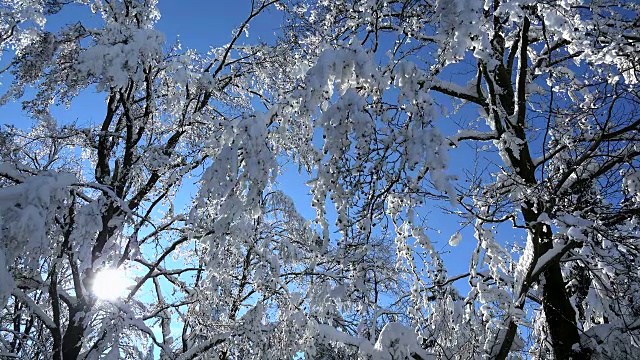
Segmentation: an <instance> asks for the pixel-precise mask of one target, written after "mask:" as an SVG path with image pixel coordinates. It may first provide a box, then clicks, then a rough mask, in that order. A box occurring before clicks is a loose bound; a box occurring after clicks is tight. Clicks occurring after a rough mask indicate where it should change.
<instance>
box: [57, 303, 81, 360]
mask: <svg viewBox="0 0 640 360" xmlns="http://www.w3.org/2000/svg"><path fill="white" fill-rule="evenodd" d="M78 313H79V312H78V311H77V310H70V311H69V326H68V327H67V331H66V332H65V333H64V337H63V338H62V359H63V360H76V359H77V358H78V356H79V355H80V349H81V348H82V337H83V335H84V326H83V325H82V323H83V322H84V317H83V316H78Z"/></svg>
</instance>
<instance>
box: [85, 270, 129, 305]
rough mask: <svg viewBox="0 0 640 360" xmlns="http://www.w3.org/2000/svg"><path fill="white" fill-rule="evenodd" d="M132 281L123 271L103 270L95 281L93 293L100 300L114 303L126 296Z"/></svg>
mask: <svg viewBox="0 0 640 360" xmlns="http://www.w3.org/2000/svg"><path fill="white" fill-rule="evenodd" d="M130 281H131V280H129V278H127V276H126V274H125V272H124V270H122V269H117V268H107V269H102V270H100V271H98V273H97V274H96V276H95V278H94V279H93V288H92V291H93V294H94V295H95V296H96V297H97V298H98V299H101V300H106V301H114V300H116V299H118V298H120V297H123V296H125V294H126V291H127V288H128V286H129V283H130Z"/></svg>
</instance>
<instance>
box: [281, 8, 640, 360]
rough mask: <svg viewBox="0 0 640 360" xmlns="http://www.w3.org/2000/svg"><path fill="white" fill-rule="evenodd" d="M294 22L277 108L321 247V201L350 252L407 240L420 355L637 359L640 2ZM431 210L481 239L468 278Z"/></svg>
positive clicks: (307, 13) (404, 253)
mask: <svg viewBox="0 0 640 360" xmlns="http://www.w3.org/2000/svg"><path fill="white" fill-rule="evenodd" d="M290 15H291V19H290V22H289V24H288V27H287V29H288V30H289V31H288V33H287V35H288V36H287V37H286V39H287V41H289V42H290V45H291V47H292V48H295V49H296V50H295V51H296V53H297V54H298V58H299V59H300V60H299V61H298V64H299V65H298V66H299V67H300V69H301V76H300V81H299V85H298V89H296V90H294V91H292V92H291V93H289V94H287V95H286V96H284V97H283V98H282V99H281V101H280V102H279V104H278V105H277V106H275V107H274V108H273V110H272V112H271V114H272V117H273V118H275V122H276V123H277V126H279V127H280V128H282V132H283V133H286V136H287V140H286V142H284V141H283V145H282V146H286V147H287V149H288V151H289V152H291V153H292V154H294V157H295V159H296V161H298V162H299V163H300V164H301V165H303V166H304V167H306V168H307V169H310V174H311V176H312V177H313V179H312V181H311V182H310V184H311V191H312V193H313V195H314V207H315V208H316V209H317V213H318V216H317V219H316V221H317V222H318V223H319V224H321V225H322V226H324V228H325V237H326V236H327V235H326V233H327V232H326V230H327V229H328V228H329V224H327V222H326V221H327V220H326V214H327V210H326V208H327V207H328V206H329V207H335V209H336V211H337V214H338V215H337V223H336V224H335V226H337V227H338V228H339V230H340V231H341V234H342V241H343V243H344V245H343V246H346V247H348V246H350V245H351V244H353V245H356V246H361V244H362V242H363V241H364V242H365V243H366V241H367V240H366V239H367V238H368V236H370V235H371V234H374V233H375V232H376V230H375V229H373V225H374V224H381V225H382V227H383V228H387V227H391V228H392V229H393V231H395V233H396V240H395V242H396V245H395V248H396V252H397V258H398V263H397V268H398V269H399V270H401V271H402V272H403V273H404V274H405V276H406V278H407V279H408V280H410V281H412V282H413V285H412V290H411V293H410V299H411V301H412V305H411V306H410V307H409V308H408V315H409V317H410V319H411V320H410V322H409V323H408V324H406V325H409V324H410V325H412V326H413V327H414V328H415V330H416V331H415V334H413V335H412V336H413V338H414V339H413V340H412V341H413V342H414V343H419V344H420V348H421V349H423V350H426V352H427V353H431V354H432V355H434V356H436V357H438V358H463V359H467V358H497V359H506V358H514V357H515V358H517V357H522V358H530V357H535V358H544V359H546V358H557V359H569V358H574V359H577V358H590V357H594V358H598V357H603V358H616V359H622V358H633V357H634V354H637V353H638V351H639V350H640V349H638V347H639V346H640V343H639V341H640V317H639V315H640V313H639V312H638V310H639V309H638V305H637V304H638V303H639V299H638V295H637V294H638V292H637V290H638V287H639V285H640V278H639V276H638V275H639V274H638V272H637V268H638V265H639V264H640V257H639V256H640V253H639V252H638V251H639V250H640V242H639V240H640V239H638V235H639V233H638V220H639V218H638V215H640V208H639V207H638V205H639V204H638V185H637V184H638V165H640V164H639V162H638V155H639V154H640V148H639V147H638V144H639V142H638V140H640V134H639V133H638V132H639V130H640V117H639V115H640V97H639V96H640V92H639V90H640V88H639V86H638V82H639V80H640V75H639V72H638V71H640V58H639V57H638V54H639V53H640V52H639V50H640V33H639V32H638V29H640V26H639V25H640V8H639V6H638V4H637V3H636V2H634V1H571V0H569V1H536V2H532V1H520V0H510V1H500V0H497V1H405V0H402V1H401V0H398V1H393V0H387V1H375V0H374V1H365V0H362V1H360V0H345V1H335V0H334V1H310V2H304V3H302V4H297V6H294V7H292V8H291V12H290ZM456 156H459V157H458V158H457V157H456ZM463 157H466V160H464V161H460V160H458V162H457V163H454V160H456V159H460V158H463ZM438 197H440V198H442V199H444V200H446V201H448V202H450V205H443V204H442V203H438V202H436V201H431V200H430V199H433V198H438ZM327 199H328V201H327ZM434 206H438V207H442V206H445V211H448V213H449V214H450V215H452V214H453V213H457V214H458V215H459V216H460V222H461V227H463V228H464V227H471V228H473V231H474V234H475V238H476V240H477V246H476V248H475V250H474V251H473V252H472V253H471V254H467V253H464V252H461V253H460V255H459V257H458V259H460V257H466V258H467V259H468V263H469V270H468V272H466V273H463V274H456V273H453V274H450V273H449V272H448V271H447V266H446V262H445V261H444V260H443V258H442V256H441V254H439V252H438V251H436V247H435V246H434V243H433V242H431V241H430V240H429V236H428V235H429V231H428V229H429V228H434V227H435V228H438V225H437V224H433V223H430V222H429V217H428V212H429V211H430V209H432V208H433V207H434ZM441 230H449V231H450V232H451V233H454V232H455V229H441ZM363 238H364V239H365V240H361V239H363ZM461 238H462V235H461V233H455V234H454V235H453V236H452V237H451V239H450V244H451V245H452V246H455V245H456V244H458V243H459V242H460V240H461ZM517 239H522V241H519V240H517ZM464 241H469V240H464ZM452 251H454V252H455V249H454V250H452ZM458 261H459V260H458ZM463 279H465V280H467V283H468V286H469V287H470V291H468V292H467V294H466V295H464V294H460V293H459V290H458V288H457V287H456V286H454V285H453V283H454V282H455V281H458V280H463ZM415 338H418V339H421V340H415ZM350 341H351V342H352V343H353V344H357V341H355V340H353V339H352V340H350ZM403 341H404V342H406V341H408V340H407V339H405V340H402V341H400V343H401V344H404V342H403ZM405 345H406V344H405ZM405 345H403V346H405ZM410 348H411V347H410V346H409V345H406V346H405V347H404V349H405V350H407V349H410ZM361 349H362V347H361ZM387 350H388V351H391V350H390V349H386V350H385V351H387ZM405 355H407V356H409V355H411V356H413V357H415V358H420V357H423V355H421V354H418V353H410V354H409V353H407V354H405ZM391 358H398V357H397V356H396V357H394V355H393V351H391Z"/></svg>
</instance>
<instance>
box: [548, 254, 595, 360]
mask: <svg viewBox="0 0 640 360" xmlns="http://www.w3.org/2000/svg"><path fill="white" fill-rule="evenodd" d="M544 277H545V283H544V288H543V299H542V303H543V304H542V305H543V308H544V313H545V315H546V317H547V325H548V327H549V334H550V337H551V346H552V347H553V354H554V356H555V358H556V359H557V360H564V359H573V360H578V359H589V358H590V357H589V355H588V353H586V352H585V351H583V350H582V348H581V347H580V334H579V332H578V331H579V330H578V326H577V324H576V312H575V310H574V309H573V306H572V305H571V302H570V300H569V296H568V294H567V291H566V290H565V285H564V279H563V278H562V272H561V270H560V263H559V262H554V263H552V264H549V266H548V268H547V270H546V271H545V272H544ZM574 344H578V345H577V347H576V348H577V351H574V350H573V346H574Z"/></svg>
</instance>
